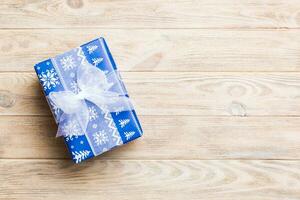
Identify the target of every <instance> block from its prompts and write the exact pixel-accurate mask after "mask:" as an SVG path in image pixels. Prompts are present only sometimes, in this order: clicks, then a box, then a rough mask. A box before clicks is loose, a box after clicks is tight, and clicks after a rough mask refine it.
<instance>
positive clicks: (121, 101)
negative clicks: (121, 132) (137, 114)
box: [48, 63, 133, 137]
mask: <svg viewBox="0 0 300 200" xmlns="http://www.w3.org/2000/svg"><path fill="white" fill-rule="evenodd" d="M118 77H119V76H118V74H117V72H116V71H113V72H110V73H109V74H105V73H104V72H103V71H102V70H100V69H98V68H97V67H95V66H93V65H91V64H89V63H85V64H81V65H80V66H78V68H77V74H76V82H77V85H78V93H74V92H72V91H71V90H65V91H59V92H51V93H50V94H49V95H48V98H49V100H50V101H51V102H52V103H53V104H54V106H55V107H57V108H59V109H60V110H62V112H63V113H62V115H60V116H59V119H57V121H58V131H57V135H56V136H57V137H59V136H70V135H83V134H85V131H86V129H87V126H88V123H89V109H88V106H87V103H86V100H87V101H90V102H92V103H93V104H95V105H96V106H97V107H98V108H100V109H101V110H102V112H104V113H107V112H121V111H128V110H133V106H132V104H131V102H130V100H129V98H128V97H127V95H126V93H125V91H124V90H123V89H120V84H119V81H118V79H117V78H118ZM108 80H110V81H108ZM112 88H114V89H112ZM116 88H118V89H116ZM70 121H75V122H77V123H78V124H79V126H80V127H81V129H82V132H80V133H70V132H68V131H65V130H64V128H63V127H62V126H63V124H65V123H68V122H70Z"/></svg>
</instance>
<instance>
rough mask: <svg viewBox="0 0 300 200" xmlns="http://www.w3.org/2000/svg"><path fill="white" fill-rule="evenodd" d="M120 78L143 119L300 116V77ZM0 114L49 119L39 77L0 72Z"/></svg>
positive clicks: (158, 74)
mask: <svg viewBox="0 0 300 200" xmlns="http://www.w3.org/2000/svg"><path fill="white" fill-rule="evenodd" d="M122 75H123V78H124V81H125V84H126V86H127V88H128V91H129V94H130V95H131V97H132V99H133V100H134V101H135V105H136V106H135V107H136V108H137V111H138V113H139V114H140V115H169V116H170V115H171V116H174V115H178V116H179V115H196V116H299V115H300V109H299V108H300V104H299V97H300V74H299V73H290V74H287V73H269V74H267V73H232V72H231V73H208V72H206V73H199V72H197V73H196V72H174V73H172V72H124V73H122ZM0 115H42V116H45V115H46V116H49V115H50V111H49V108H48V105H47V104H46V101H45V99H44V95H43V94H42V90H41V88H40V86H39V83H38V80H37V77H36V74H35V73H0Z"/></svg>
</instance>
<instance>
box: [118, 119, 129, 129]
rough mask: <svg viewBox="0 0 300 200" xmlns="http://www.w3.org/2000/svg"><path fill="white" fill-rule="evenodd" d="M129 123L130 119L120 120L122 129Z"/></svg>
mask: <svg viewBox="0 0 300 200" xmlns="http://www.w3.org/2000/svg"><path fill="white" fill-rule="evenodd" d="M129 122H130V119H120V120H119V125H120V126H121V128H124V127H125V126H126V125H127V124H128V123H129Z"/></svg>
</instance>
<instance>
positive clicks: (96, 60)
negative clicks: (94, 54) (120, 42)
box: [92, 58, 103, 66]
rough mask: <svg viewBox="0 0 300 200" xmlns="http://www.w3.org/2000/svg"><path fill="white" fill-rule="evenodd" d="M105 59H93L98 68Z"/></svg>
mask: <svg viewBox="0 0 300 200" xmlns="http://www.w3.org/2000/svg"><path fill="white" fill-rule="evenodd" d="M102 60H103V58H93V59H92V61H93V64H94V65H95V66H98V65H99V64H100V63H101V62H102Z"/></svg>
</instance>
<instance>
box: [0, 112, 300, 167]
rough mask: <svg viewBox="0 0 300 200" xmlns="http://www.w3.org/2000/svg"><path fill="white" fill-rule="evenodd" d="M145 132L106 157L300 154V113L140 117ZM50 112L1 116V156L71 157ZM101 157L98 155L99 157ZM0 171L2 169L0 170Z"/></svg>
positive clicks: (283, 156)
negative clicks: (289, 114) (245, 115)
mask: <svg viewBox="0 0 300 200" xmlns="http://www.w3.org/2000/svg"><path fill="white" fill-rule="evenodd" d="M140 120H141V123H142V125H143V129H144V135H143V136H142V137H141V138H139V139H138V140H137V141H134V142H132V143H130V144H127V145H124V146H122V147H119V148H118V149H115V150H113V151H111V152H107V153H105V154H103V155H102V156H99V157H101V158H106V159H116V160H117V159H143V160H149V159H156V160H159V159H172V160H176V159H300V135H299V132H300V127H299V124H300V118H299V117H277V118H274V117H249V118H248V117H246V118H236V117H230V118H229V117H197V116H173V117H172V116H141V117H140ZM56 130H57V127H56V125H55V122H54V121H53V118H52V117H29V116H2V117H0V138H1V140H0V158H30V159H32V158H35V159H37V158H38V159H46V158H51V159H54V158H59V159H61V158H68V159H69V158H70V156H69V154H68V153H67V150H66V147H65V145H64V143H63V141H62V139H61V138H55V134H56ZM101 158H95V159H96V160H97V159H101ZM0 171H1V170H0Z"/></svg>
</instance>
